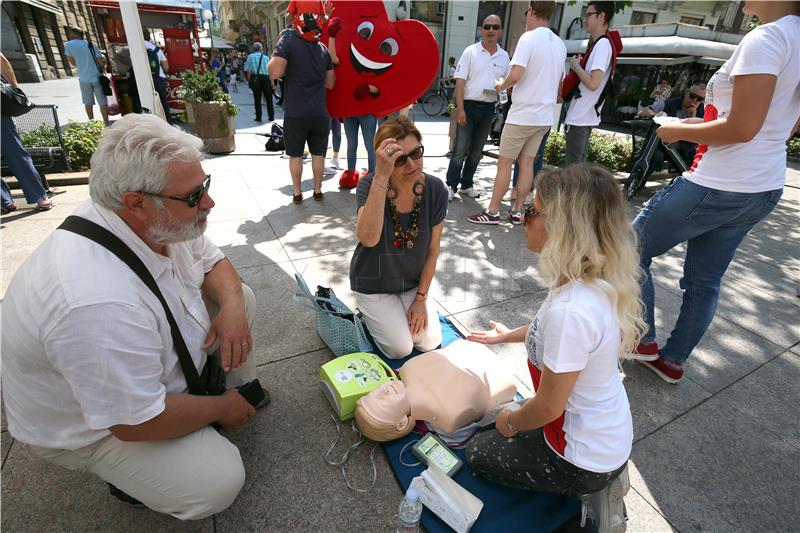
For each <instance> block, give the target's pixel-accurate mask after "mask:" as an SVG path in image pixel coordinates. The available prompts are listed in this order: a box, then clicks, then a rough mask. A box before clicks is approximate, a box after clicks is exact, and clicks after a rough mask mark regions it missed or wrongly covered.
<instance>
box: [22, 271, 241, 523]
mask: <svg viewBox="0 0 800 533" xmlns="http://www.w3.org/2000/svg"><path fill="white" fill-rule="evenodd" d="M242 291H243V292H244V306H245V313H246V314H247V322H248V324H249V325H250V331H251V332H252V331H253V326H254V323H255V315H256V312H255V311H256V299H255V295H254V294H253V291H252V290H251V289H250V287H248V286H247V285H245V284H242ZM204 301H205V303H206V307H207V308H208V314H209V316H210V317H211V318H212V320H213V318H214V316H216V314H217V312H218V310H219V308H218V307H217V306H216V305H215V304H214V303H213V302H210V301H208V300H205V299H204ZM218 349H219V341H217V342H216V343H215V344H214V345H212V346H211V347H210V348H209V350H208V353H209V355H210V354H212V353H214V352H216V351H217V350H218ZM215 355H217V356H218V355H219V354H215ZM251 356H252V352H251ZM255 377H256V366H255V358H254V357H248V359H247V361H246V362H245V364H244V365H242V366H241V367H239V369H237V370H234V371H233V372H228V374H227V379H226V383H227V385H228V386H229V387H233V386H236V385H241V384H243V383H247V382H248V381H250V380H252V379H254V378H255ZM31 448H32V449H33V451H34V452H36V453H37V454H38V455H39V456H41V457H42V458H43V459H45V460H47V461H50V462H51V463H55V464H57V465H60V466H63V467H65V468H68V469H70V470H79V471H81V472H91V473H93V474H96V475H97V476H99V477H100V478H101V479H103V480H105V481H107V482H109V483H111V484H112V485H115V486H116V487H117V488H118V489H120V490H121V491H123V492H124V493H126V494H128V495H129V496H132V497H134V498H136V499H137V500H139V501H140V502H142V503H143V504H145V505H146V506H147V507H149V508H150V509H152V510H154V511H158V512H159V513H165V514H169V515H172V516H174V517H175V518H180V519H181V520H197V519H200V518H205V517H207V516H211V515H213V514H216V513H219V512H221V511H223V510H225V509H226V508H228V507H229V506H230V504H232V503H233V500H235V499H236V496H237V495H238V494H239V491H240V490H241V489H242V485H244V478H245V472H244V465H243V464H242V458H241V457H240V455H239V449H238V448H237V447H236V446H234V445H233V444H232V443H231V442H230V441H229V440H228V439H226V438H225V437H223V436H222V435H220V434H219V433H217V432H216V431H215V430H213V429H211V428H210V427H204V428H201V429H199V430H197V431H195V432H194V433H190V434H189V435H184V436H183V437H180V438H177V439H171V440H164V441H148V442H123V441H121V440H119V439H117V438H116V437H114V436H113V435H109V436H108V437H104V438H103V439H100V440H99V441H97V442H95V443H92V444H90V445H88V446H84V447H83V448H79V449H77V450H57V449H52V448H39V447H37V446H32V447H31Z"/></svg>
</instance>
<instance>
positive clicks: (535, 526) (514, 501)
mask: <svg viewBox="0 0 800 533" xmlns="http://www.w3.org/2000/svg"><path fill="white" fill-rule="evenodd" d="M439 322H440V323H441V324H442V346H447V345H448V344H450V343H451V342H453V341H455V340H457V339H461V338H463V336H462V335H461V334H460V333H459V332H458V330H456V328H455V327H453V325H452V324H451V323H450V321H449V320H447V319H446V318H445V317H443V316H439ZM370 340H372V339H371V337H370ZM372 345H373V346H377V345H376V344H375V343H374V342H373V343H372ZM375 352H376V354H377V355H378V356H380V357H381V359H383V360H384V361H386V362H387V363H388V364H389V366H391V367H392V368H394V369H397V368H400V367H401V366H403V364H404V363H405V362H406V361H408V360H409V359H410V358H411V357H414V356H416V355H419V353H420V352H418V351H416V350H415V351H414V353H412V354H411V355H410V356H408V357H406V358H405V359H387V358H386V357H385V356H384V355H383V354H381V353H380V352H379V351H378V349H377V347H376V349H375ZM492 431H494V430H492ZM418 438H419V435H417V434H415V433H413V432H412V433H410V434H409V435H406V436H405V437H403V438H402V439H397V440H394V441H391V442H384V443H382V444H381V446H382V447H383V451H384V452H385V453H386V457H387V458H388V459H389V464H390V465H391V467H392V471H393V472H394V475H395V477H396V478H397V481H398V482H399V483H400V485H401V486H402V487H403V490H404V491H405V490H406V489H408V486H409V485H410V484H411V480H412V478H414V477H416V476H418V475H420V474H421V473H422V471H423V470H425V467H424V466H423V465H420V466H415V467H409V466H405V465H403V464H402V463H401V462H400V452H401V450H402V449H403V446H405V445H406V444H408V443H409V442H411V441H413V440H415V439H418ZM411 447H412V445H409V446H408V447H407V448H406V450H405V453H404V454H403V460H404V461H405V462H406V463H409V464H414V463H416V462H417V458H416V457H415V456H414V455H413V454H412V453H411ZM452 451H453V453H455V454H456V455H457V456H458V457H459V458H460V459H461V460H462V461H464V467H463V468H462V469H461V470H460V471H459V472H458V474H456V475H455V476H454V477H453V479H454V480H455V481H456V482H457V483H458V484H459V485H461V486H462V487H464V488H465V489H467V490H468V491H470V492H471V493H472V494H474V495H475V496H476V497H478V498H480V500H481V501H482V502H483V510H482V511H481V514H480V516H479V517H478V520H477V521H476V522H475V525H473V526H472V529H471V530H470V533H483V532H486V533H495V532H497V531H503V532H504V533H511V532H516V531H519V532H526V533H540V532H541V533H545V532H550V531H553V530H554V529H557V528H559V527H560V526H562V525H563V524H565V523H566V522H567V521H568V520H570V519H571V518H573V517H575V516H576V515H577V514H579V513H580V510H581V506H580V503H579V501H578V499H577V498H573V497H570V496H562V495H560V494H554V493H548V492H533V491H528V490H522V489H514V488H510V487H505V486H502V485H498V484H496V483H492V482H491V481H486V480H484V479H481V478H479V477H477V476H475V475H473V474H472V471H471V470H470V469H469V466H468V465H467V464H466V458H465V456H464V450H452ZM421 522H422V525H423V526H424V527H425V530H426V531H427V532H428V533H448V532H452V531H453V530H452V529H451V528H450V526H448V525H447V524H445V523H444V522H442V521H441V520H440V519H439V517H438V516H436V515H435V514H433V513H432V512H431V511H430V510H428V508H427V507H423V511H422V520H421Z"/></svg>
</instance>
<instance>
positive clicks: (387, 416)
mask: <svg viewBox="0 0 800 533" xmlns="http://www.w3.org/2000/svg"><path fill="white" fill-rule="evenodd" d="M410 412H411V404H410V403H409V401H408V396H407V395H406V387H405V385H403V382H402V381H389V382H387V383H382V384H381V385H380V386H379V387H378V388H377V389H375V390H374V391H372V392H370V393H369V394H367V395H366V396H362V397H361V398H359V399H358V401H356V424H358V427H359V429H360V430H361V433H363V434H364V436H365V437H367V438H368V439H370V440H374V441H376V442H386V441H390V440H394V439H399V438H400V437H404V436H405V435H408V434H409V433H411V430H412V429H414V424H416V421H415V420H414V419H413V418H411V416H410V414H409V413H410Z"/></svg>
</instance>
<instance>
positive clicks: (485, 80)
mask: <svg viewBox="0 0 800 533" xmlns="http://www.w3.org/2000/svg"><path fill="white" fill-rule="evenodd" d="M508 64H509V59H508V53H507V52H506V51H505V50H503V49H502V48H500V47H499V46H498V47H497V50H496V51H495V53H493V54H492V53H490V52H489V51H488V50H487V49H486V48H484V47H483V43H482V42H477V43H475V44H473V45H470V46H468V47H467V48H465V49H464V52H463V53H462V54H461V58H460V59H459V60H458V66H457V67H456V73H455V77H456V78H458V79H462V80H464V100H475V101H478V102H496V101H497V94H496V92H495V89H494V84H495V81H496V80H497V79H498V78H502V77H505V76H506V75H508Z"/></svg>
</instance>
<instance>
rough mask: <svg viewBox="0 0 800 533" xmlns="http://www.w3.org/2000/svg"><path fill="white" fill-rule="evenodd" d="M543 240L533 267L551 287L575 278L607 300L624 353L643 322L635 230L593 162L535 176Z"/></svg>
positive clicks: (607, 176) (616, 191)
mask: <svg viewBox="0 0 800 533" xmlns="http://www.w3.org/2000/svg"><path fill="white" fill-rule="evenodd" d="M535 184H536V195H537V197H538V199H539V201H540V202H541V204H542V208H543V211H544V213H545V215H546V216H545V217H544V223H545V228H546V230H547V241H546V242H545V244H544V247H543V248H542V251H541V253H540V255H539V270H540V272H541V274H542V276H543V278H544V279H545V280H546V283H548V284H549V285H550V286H551V287H555V286H557V285H560V284H563V283H564V282H565V281H573V280H581V281H583V282H585V283H589V284H591V285H593V286H595V287H597V288H598V289H600V290H601V291H602V292H603V293H604V294H605V295H606V296H608V298H609V300H610V301H611V303H612V306H613V308H614V313H615V318H616V319H617V322H618V323H619V327H620V332H621V336H622V344H621V352H622V353H621V354H620V355H621V357H626V356H629V355H630V353H631V352H632V351H633V350H634V348H635V347H636V345H637V344H638V342H639V340H640V339H641V337H642V335H644V333H645V332H646V331H647V324H646V322H645V321H644V319H643V318H642V316H643V309H644V306H643V304H642V301H641V299H640V288H639V279H640V276H643V275H644V273H643V272H642V269H641V268H640V267H639V253H638V251H637V241H636V233H635V232H634V230H633V226H632V225H631V220H630V217H629V214H628V204H627V202H626V201H625V199H624V198H623V196H622V191H620V188H619V186H618V185H617V183H616V181H615V180H614V177H613V176H612V175H611V173H610V172H609V171H608V170H606V169H605V168H603V167H601V166H598V165H590V164H574V165H570V166H568V167H566V168H563V169H558V170H554V171H552V172H548V173H543V174H539V175H537V176H536V180H535Z"/></svg>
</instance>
